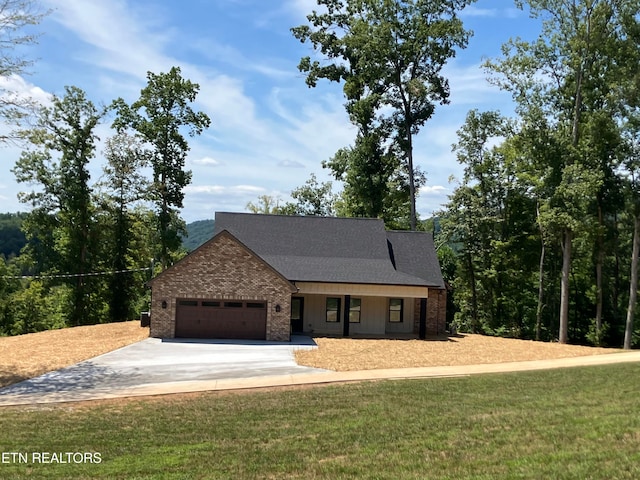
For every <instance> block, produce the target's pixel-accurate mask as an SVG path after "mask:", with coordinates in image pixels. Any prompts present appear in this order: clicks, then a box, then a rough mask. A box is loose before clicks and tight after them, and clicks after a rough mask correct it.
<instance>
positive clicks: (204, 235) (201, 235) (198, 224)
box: [182, 220, 215, 252]
mask: <svg viewBox="0 0 640 480" xmlns="http://www.w3.org/2000/svg"><path fill="white" fill-rule="evenodd" d="M214 224H215V220H196V221H195V222H191V223H188V224H187V235H188V236H187V237H186V238H184V237H183V238H182V246H183V247H184V248H186V249H187V250H188V251H189V252H192V251H194V250H195V249H196V248H198V247H199V246H200V245H202V244H203V243H205V242H206V241H207V240H210V239H211V237H213V227H214Z"/></svg>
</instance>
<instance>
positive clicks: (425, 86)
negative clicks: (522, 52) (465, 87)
mask: <svg viewBox="0 0 640 480" xmlns="http://www.w3.org/2000/svg"><path fill="white" fill-rule="evenodd" d="M471 1H472V0H449V1H446V2H432V1H426V0H408V1H399V0H317V2H318V5H319V6H323V7H325V8H326V13H318V12H316V11H314V12H313V13H311V14H310V15H308V16H307V19H308V20H309V22H310V24H311V26H309V25H303V26H299V27H296V28H293V29H292V32H293V34H294V36H295V37H296V38H297V39H299V40H300V41H301V42H310V43H311V44H312V46H313V48H314V49H315V50H316V51H318V52H319V53H321V54H322V55H323V56H324V57H325V58H328V59H329V62H328V63H327V64H324V65H323V64H321V63H320V61H317V60H313V61H312V60H311V58H310V57H305V58H303V59H302V60H301V62H300V64H299V67H298V68H299V69H300V71H302V72H305V73H307V84H308V85H309V86H310V87H313V86H315V85H316V83H317V80H318V79H321V78H324V79H327V80H330V81H336V82H339V81H344V82H345V85H344V93H345V96H346V97H347V100H348V104H347V111H348V112H349V113H350V115H352V117H354V116H355V117H356V119H357V120H356V123H357V124H359V125H365V124H371V122H367V120H366V119H367V118H371V119H373V118H376V117H377V118H376V120H375V122H376V123H378V124H379V125H380V126H381V127H382V128H383V131H384V129H387V128H388V129H389V130H388V131H389V132H393V136H392V137H393V138H392V139H393V143H394V149H393V151H394V153H395V154H396V155H397V156H398V157H399V159H400V160H401V161H402V163H403V168H404V171H405V172H406V175H407V179H408V186H409V208H410V227H411V229H412V230H415V229H416V227H417V213H416V195H417V185H416V181H415V165H414V152H413V150H414V149H413V139H414V136H415V135H416V134H417V133H418V131H419V130H420V128H421V127H422V126H423V125H424V124H425V123H426V122H427V120H429V119H430V118H431V116H432V115H433V113H434V111H435V106H436V105H437V104H446V103H447V102H448V98H449V86H448V82H447V80H446V79H445V78H444V77H443V76H442V74H441V71H442V68H443V66H444V65H445V63H446V62H447V60H448V59H450V58H451V57H453V56H454V55H455V49H456V48H464V47H465V46H466V44H467V40H468V38H469V32H467V31H465V30H464V28H463V26H462V22H461V21H460V19H459V18H458V17H457V12H458V11H459V10H461V9H462V8H463V7H465V6H466V5H468V4H470V3H471ZM362 102H368V104H367V107H366V108H365V109H364V118H362V117H360V118H358V115H357V114H356V113H354V112H356V111H357V110H358V108H357V107H358V106H359V105H360V104H361V103H362ZM361 133H362V134H363V138H364V139H365V142H366V141H367V140H371V137H369V135H368V133H370V132H361ZM374 135H375V134H374ZM376 140H377V139H374V143H375V141H376ZM369 151H371V149H369ZM374 151H375V147H374ZM374 158H376V160H378V159H379V158H377V157H374Z"/></svg>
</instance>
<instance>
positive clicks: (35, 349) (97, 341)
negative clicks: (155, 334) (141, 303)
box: [0, 321, 149, 387]
mask: <svg viewBox="0 0 640 480" xmlns="http://www.w3.org/2000/svg"><path fill="white" fill-rule="evenodd" d="M148 336H149V329H148V328H141V327H140V322H139V321H131V322H121V323H106V324H101V325H88V326H83V327H73V328H62V329H60V330H48V331H46V332H38V333H28V334H26V335H17V336H15V337H0V387H2V386H6V385H10V384H12V383H16V382H20V381H22V380H26V379H27V378H32V377H36V376H38V375H42V374H43V373H46V372H50V371H52V370H58V369H60V368H64V367H68V366H69V365H73V364H74V363H77V362H80V361H82V360H87V359H88V358H92V357H95V356H97V355H102V354H103V353H107V352H110V351H111V350H115V349H117V348H120V347H124V346H125V345H129V344H131V343H135V342H138V341H140V340H143V339H145V338H147V337H148Z"/></svg>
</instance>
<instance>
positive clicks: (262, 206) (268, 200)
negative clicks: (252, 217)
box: [247, 195, 282, 215]
mask: <svg viewBox="0 0 640 480" xmlns="http://www.w3.org/2000/svg"><path fill="white" fill-rule="evenodd" d="M280 208H281V207H280V201H279V199H277V198H275V197H272V196H270V195H260V196H259V197H258V201H257V202H256V203H253V202H249V203H247V210H249V211H250V212H251V213H261V214H264V215H279V214H281V213H282V212H281V210H280Z"/></svg>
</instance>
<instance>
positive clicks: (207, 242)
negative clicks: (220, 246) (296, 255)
mask: <svg viewBox="0 0 640 480" xmlns="http://www.w3.org/2000/svg"><path fill="white" fill-rule="evenodd" d="M223 235H224V236H227V237H231V238H232V239H233V240H234V241H235V242H237V243H238V244H239V245H240V246H241V247H242V248H244V249H245V250H247V251H248V252H249V253H250V254H251V255H253V256H254V257H256V258H257V259H259V260H260V261H261V262H262V263H263V264H265V265H266V266H267V267H268V268H269V269H270V270H271V271H272V272H273V273H275V274H276V275H278V276H279V277H280V278H282V279H283V280H284V281H285V282H287V283H288V284H289V285H290V286H291V293H296V292H297V291H298V287H296V286H295V285H294V284H293V283H292V282H291V280H289V279H288V278H287V277H285V276H284V275H282V273H280V272H279V271H278V270H276V269H275V268H274V267H273V265H271V264H270V263H269V262H267V261H266V260H265V259H264V258H262V257H261V256H260V255H258V254H257V253H256V252H254V251H253V250H252V249H250V248H249V247H247V246H246V245H245V244H244V242H242V241H241V240H239V239H238V238H237V237H236V236H235V235H234V234H232V233H231V232H229V230H226V229H225V230H221V231H220V232H218V233H217V234H215V235H214V236H213V237H211V238H210V239H209V240H207V241H206V242H204V243H203V244H202V245H200V246H199V247H198V248H196V249H195V250H193V251H192V252H190V253H188V254H187V255H185V256H184V257H182V258H181V259H180V260H178V261H177V262H176V263H174V264H173V265H171V266H170V267H169V268H167V269H166V270H164V271H162V272H160V273H159V274H158V275H156V276H155V277H153V278H152V279H151V280H149V281H148V282H147V286H149V287H152V286H153V282H155V281H156V280H157V279H158V278H160V277H161V276H163V275H164V274H165V273H166V272H168V271H169V270H173V269H174V268H175V267H177V266H178V265H180V263H182V261H183V260H184V259H186V258H188V257H190V256H191V255H193V254H195V253H196V252H198V251H200V249H202V248H205V246H207V245H209V244H210V243H212V242H213V241H215V240H216V239H217V238H219V237H221V236H223Z"/></svg>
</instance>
